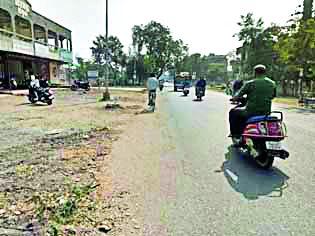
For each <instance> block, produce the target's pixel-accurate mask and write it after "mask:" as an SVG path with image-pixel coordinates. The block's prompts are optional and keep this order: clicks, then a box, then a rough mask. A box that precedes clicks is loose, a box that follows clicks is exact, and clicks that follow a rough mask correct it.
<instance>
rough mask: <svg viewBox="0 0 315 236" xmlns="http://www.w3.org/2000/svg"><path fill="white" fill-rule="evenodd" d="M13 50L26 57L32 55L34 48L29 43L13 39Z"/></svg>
mask: <svg viewBox="0 0 315 236" xmlns="http://www.w3.org/2000/svg"><path fill="white" fill-rule="evenodd" d="M13 50H14V52H19V53H22V54H27V55H32V56H33V55H34V48H33V44H32V43H31V42H25V41H22V40H17V39H13Z"/></svg>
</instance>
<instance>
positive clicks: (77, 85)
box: [70, 80, 91, 91]
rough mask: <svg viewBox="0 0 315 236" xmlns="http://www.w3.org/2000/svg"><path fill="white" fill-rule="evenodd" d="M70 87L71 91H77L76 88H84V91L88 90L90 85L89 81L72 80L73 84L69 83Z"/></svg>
mask: <svg viewBox="0 0 315 236" xmlns="http://www.w3.org/2000/svg"><path fill="white" fill-rule="evenodd" d="M70 89H71V90H72V91H77V90H78V89H84V90H85V91H90V89H91V86H90V82H89V81H79V80H74V81H73V84H72V85H71V87H70Z"/></svg>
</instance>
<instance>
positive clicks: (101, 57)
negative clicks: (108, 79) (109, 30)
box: [91, 35, 127, 78]
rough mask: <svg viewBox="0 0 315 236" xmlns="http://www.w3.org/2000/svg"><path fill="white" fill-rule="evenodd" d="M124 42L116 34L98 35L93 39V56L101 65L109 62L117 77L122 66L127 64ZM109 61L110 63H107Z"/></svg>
mask: <svg viewBox="0 0 315 236" xmlns="http://www.w3.org/2000/svg"><path fill="white" fill-rule="evenodd" d="M123 48H124V46H123V44H122V43H121V42H120V40H119V39H118V38H117V37H116V36H110V37H108V39H107V41H106V37H105V36H102V35H100V36H98V37H96V40H94V41H93V47H91V50H92V56H93V58H94V59H95V62H96V63H97V64H99V65H105V64H108V65H109V67H110V69H111V70H112V72H113V74H114V76H115V78H116V74H117V73H118V72H119V70H120V69H121V68H122V67H125V66H126V60H127V59H126V58H127V57H126V55H125V53H124V52H123ZM107 62H108V63H107Z"/></svg>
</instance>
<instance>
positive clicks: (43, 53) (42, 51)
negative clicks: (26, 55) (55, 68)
mask: <svg viewBox="0 0 315 236" xmlns="http://www.w3.org/2000/svg"><path fill="white" fill-rule="evenodd" d="M35 55H36V56H38V57H43V58H48V57H49V48H48V46H46V45H43V44H40V43H35Z"/></svg>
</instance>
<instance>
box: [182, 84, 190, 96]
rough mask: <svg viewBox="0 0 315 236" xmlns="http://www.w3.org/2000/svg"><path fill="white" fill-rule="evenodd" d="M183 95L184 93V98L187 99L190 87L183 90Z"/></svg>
mask: <svg viewBox="0 0 315 236" xmlns="http://www.w3.org/2000/svg"><path fill="white" fill-rule="evenodd" d="M183 93H184V96H185V97H187V96H188V94H189V87H188V86H184V88H183Z"/></svg>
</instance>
